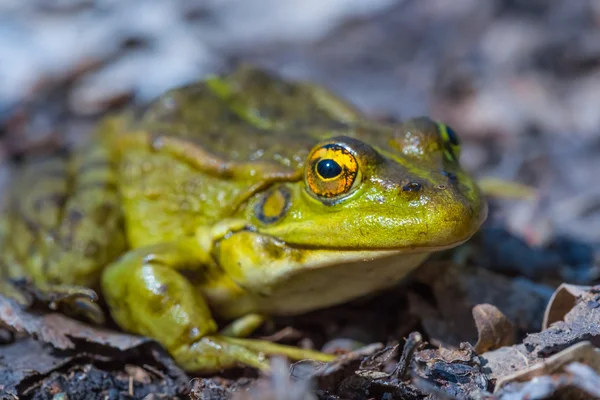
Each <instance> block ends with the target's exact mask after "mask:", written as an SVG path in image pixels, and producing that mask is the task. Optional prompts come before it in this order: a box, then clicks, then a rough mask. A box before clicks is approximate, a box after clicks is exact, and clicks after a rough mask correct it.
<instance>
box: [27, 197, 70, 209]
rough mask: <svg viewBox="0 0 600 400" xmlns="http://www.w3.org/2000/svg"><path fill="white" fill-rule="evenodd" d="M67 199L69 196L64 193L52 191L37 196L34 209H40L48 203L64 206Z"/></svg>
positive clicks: (59, 206)
mask: <svg viewBox="0 0 600 400" xmlns="http://www.w3.org/2000/svg"><path fill="white" fill-rule="evenodd" d="M66 201H67V196H66V195H65V194H64V193H50V194H47V195H44V196H40V197H38V198H36V199H35V200H34V201H33V209H34V210H36V211H40V210H41V209H42V208H43V207H44V206H46V205H49V206H54V207H57V208H62V206H64V205H65V203H66Z"/></svg>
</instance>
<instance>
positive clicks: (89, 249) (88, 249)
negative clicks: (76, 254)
mask: <svg viewBox="0 0 600 400" xmlns="http://www.w3.org/2000/svg"><path fill="white" fill-rule="evenodd" d="M99 252H100V245H99V244H98V242H96V241H94V240H92V241H90V242H89V243H88V244H87V245H86V246H85V252H84V254H85V256H86V257H87V258H95V257H96V256H97V255H98V253H99Z"/></svg>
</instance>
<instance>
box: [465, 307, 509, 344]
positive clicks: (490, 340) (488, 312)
mask: <svg viewBox="0 0 600 400" xmlns="http://www.w3.org/2000/svg"><path fill="white" fill-rule="evenodd" d="M473 319H474V320H475V326H476V327H477V337H478V338H477V343H476V344H475V352H476V353H477V354H481V353H484V352H486V351H490V350H495V349H497V348H499V347H502V346H510V345H512V344H514V339H515V327H514V326H513V324H512V323H511V322H510V321H509V320H508V318H506V316H505V315H504V314H502V312H501V311H500V310H498V309H497V308H496V307H495V306H493V305H491V304H478V305H476V306H475V307H473Z"/></svg>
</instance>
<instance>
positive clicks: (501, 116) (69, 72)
mask: <svg viewBox="0 0 600 400" xmlns="http://www.w3.org/2000/svg"><path fill="white" fill-rule="evenodd" d="M599 25H600V1H598V0H579V1H573V0H555V1H551V2H549V1H542V0H488V1H480V0H452V1H447V0H326V1H324V0H287V1H280V0H252V1H249V0H204V1H200V0H179V1H176V0H172V1H167V0H162V1H160V0H156V1H151V0H129V1H118V0H54V1H48V0H2V1H0V160H2V162H3V163H4V162H6V161H8V160H11V159H17V158H19V157H21V156H23V155H25V154H27V153H30V152H38V151H43V150H47V149H49V148H52V147H53V146H58V145H60V143H62V142H64V141H71V140H77V139H78V138H80V137H83V136H84V135H85V134H86V133H87V132H89V130H90V128H91V127H93V125H94V123H95V122H96V121H97V119H98V118H99V117H100V116H102V115H103V114H104V113H106V112H107V111H111V110H114V109H118V108H119V107H123V106H125V105H127V104H131V103H132V102H144V101H147V100H149V99H151V98H152V97H154V96H156V95H159V94H160V93H161V92H163V91H164V90H166V89H168V88H171V87H174V86H177V85H181V84H184V83H186V82H190V81H193V80H196V79H199V78H202V77H203V76H205V75H206V74H209V73H215V72H216V73H218V72H223V71H226V70H228V69H230V68H232V67H233V66H235V65H236V64H237V63H239V62H250V63H253V64H256V65H259V66H263V67H266V68H269V69H272V70H274V71H277V72H279V73H281V74H283V75H284V76H286V77H289V78H297V79H308V80H312V81H315V82H318V83H321V84H324V85H326V86H327V87H329V88H330V89H332V90H333V91H335V92H337V93H338V94H340V95H342V96H344V97H346V98H348V99H349V100H350V101H352V102H353V103H355V104H356V105H357V106H358V107H360V108H361V109H362V110H364V111H365V112H366V113H367V114H369V115H370V116H371V117H373V118H380V119H387V120H390V119H391V120H402V119H404V118H407V117H412V116H417V115H429V116H432V117H433V118H435V119H439V120H442V121H444V122H446V123H448V124H450V125H451V126H452V127H453V128H454V129H455V130H456V131H457V132H459V134H460V135H461V138H462V142H463V153H462V154H463V156H462V163H463V164H464V166H465V167H466V168H467V169H469V170H470V171H472V172H473V173H474V174H476V175H477V176H478V177H480V178H484V177H497V178H502V179H505V180H509V181H515V182H520V183H525V184H527V185H531V186H532V187H534V188H535V189H536V196H535V198H534V199H530V200H514V199H512V200H511V199H508V200H507V199H505V200H494V201H493V204H492V206H493V207H492V211H493V212H492V215H491V219H490V221H491V222H490V223H495V222H496V221H500V222H501V224H502V225H503V226H504V227H506V229H507V230H508V232H511V233H513V234H515V235H517V236H518V237H519V238H521V239H522V240H523V241H524V242H525V243H526V244H528V245H547V244H548V243H549V242H550V241H554V240H555V239H556V238H557V237H568V238H576V239H569V240H577V241H581V242H585V243H589V244H591V245H594V244H597V243H598V242H600V185H599V178H598V175H599V174H600V157H599V154H600V30H599V29H598V28H599ZM4 164H5V163H4ZM8 174H9V173H8V169H7V168H6V167H4V168H3V169H2V174H1V178H0V182H5V181H6V177H7V176H8ZM587 273H589V272H587ZM586 276H587V275H586Z"/></svg>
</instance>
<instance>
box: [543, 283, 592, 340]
mask: <svg viewBox="0 0 600 400" xmlns="http://www.w3.org/2000/svg"><path fill="white" fill-rule="evenodd" d="M591 288H592V287H591V286H579V285H570V284H568V283H563V284H561V285H560V286H559V287H558V288H557V289H556V290H555V291H554V293H553V294H552V297H550V301H549V302H548V305H547V306H546V311H544V321H543V322H542V330H544V329H548V327H549V326H550V325H552V324H553V323H554V322H557V321H562V320H563V319H564V318H565V315H567V313H568V312H569V311H571V309H573V307H575V304H576V302H577V298H578V297H579V296H581V295H583V294H584V293H585V292H587V291H589V290H590V289H591Z"/></svg>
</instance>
